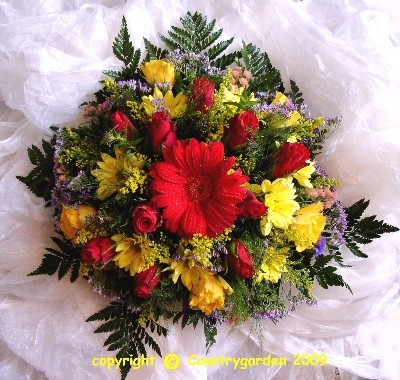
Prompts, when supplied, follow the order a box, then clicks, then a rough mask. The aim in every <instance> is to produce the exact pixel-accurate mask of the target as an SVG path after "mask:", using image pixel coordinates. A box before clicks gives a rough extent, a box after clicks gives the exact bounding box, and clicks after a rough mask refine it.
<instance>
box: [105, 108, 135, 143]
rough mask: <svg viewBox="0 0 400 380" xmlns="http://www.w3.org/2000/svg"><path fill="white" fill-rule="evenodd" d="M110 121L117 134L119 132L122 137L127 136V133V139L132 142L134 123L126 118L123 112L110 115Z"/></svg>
mask: <svg viewBox="0 0 400 380" xmlns="http://www.w3.org/2000/svg"><path fill="white" fill-rule="evenodd" d="M110 121H111V124H112V126H113V127H114V129H115V130H116V131H117V132H119V133H120V134H121V135H122V136H125V133H126V138H127V139H128V140H130V138H131V129H132V123H131V121H130V120H129V117H128V116H126V115H125V114H124V113H123V112H120V111H115V112H113V113H112V114H111V115H110Z"/></svg>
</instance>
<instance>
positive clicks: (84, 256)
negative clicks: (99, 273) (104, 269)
mask: <svg viewBox="0 0 400 380" xmlns="http://www.w3.org/2000/svg"><path fill="white" fill-rule="evenodd" d="M113 243H114V242H113V241H112V240H111V238H109V237H103V236H99V237H96V238H94V239H91V240H89V241H88V242H87V243H86V244H85V245H84V246H83V248H82V250H81V260H82V261H83V262H84V263H85V264H95V263H98V264H104V263H106V262H107V261H108V260H109V259H110V258H111V257H113V256H114V255H115V253H116V252H115V250H114V249H113V248H111V247H112V245H113Z"/></svg>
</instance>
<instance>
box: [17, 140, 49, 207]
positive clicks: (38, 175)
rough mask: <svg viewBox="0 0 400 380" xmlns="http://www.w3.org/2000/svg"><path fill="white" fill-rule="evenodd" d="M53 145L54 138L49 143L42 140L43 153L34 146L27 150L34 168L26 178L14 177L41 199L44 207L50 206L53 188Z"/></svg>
mask: <svg viewBox="0 0 400 380" xmlns="http://www.w3.org/2000/svg"><path fill="white" fill-rule="evenodd" d="M53 144H54V136H53V138H52V139H51V140H50V141H45V140H42V148H43V152H42V151H41V150H40V149H39V148H38V147H37V146H35V145H32V146H31V147H30V148H28V157H29V160H30V162H31V163H32V164H33V165H34V166H35V167H34V168H33V169H32V170H31V172H30V173H29V174H28V175H27V176H16V177H17V179H18V180H20V181H21V182H22V183H24V184H25V185H26V186H27V187H28V188H29V190H30V191H32V193H33V194H35V195H36V196H38V197H40V198H43V199H44V200H45V201H46V206H50V203H51V202H50V200H51V190H52V189H53V187H54V176H53V166H54V157H53Z"/></svg>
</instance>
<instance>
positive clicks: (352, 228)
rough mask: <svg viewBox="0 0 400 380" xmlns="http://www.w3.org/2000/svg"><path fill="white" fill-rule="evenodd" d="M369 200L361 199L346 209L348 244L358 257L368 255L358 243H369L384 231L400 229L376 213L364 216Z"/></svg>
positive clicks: (389, 231)
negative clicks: (379, 218)
mask: <svg viewBox="0 0 400 380" xmlns="http://www.w3.org/2000/svg"><path fill="white" fill-rule="evenodd" d="M368 205H369V201H368V200H367V201H366V200H365V199H361V200H359V201H357V202H356V203H354V204H353V205H352V206H350V207H348V208H346V209H345V211H346V213H347V221H348V224H347V228H346V231H345V239H346V246H347V247H348V248H349V249H350V251H351V252H352V253H353V254H354V255H355V256H358V257H368V256H367V255H366V254H365V253H363V252H362V251H361V249H360V247H359V246H358V244H369V243H371V242H372V241H374V240H375V239H378V238H380V237H381V235H382V234H384V233H391V232H397V231H399V230H400V229H399V228H397V227H395V226H392V225H390V224H387V223H385V222H384V221H383V220H378V219H376V215H371V216H367V217H364V218H362V214H363V213H364V211H365V210H366V209H367V207H368Z"/></svg>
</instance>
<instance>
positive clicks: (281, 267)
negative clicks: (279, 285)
mask: <svg viewBox="0 0 400 380" xmlns="http://www.w3.org/2000/svg"><path fill="white" fill-rule="evenodd" d="M288 251H289V248H288V247H285V248H281V249H279V250H276V249H275V248H273V247H268V248H266V249H265V251H264V256H263V262H262V264H261V266H260V269H259V270H258V271H257V273H256V276H255V282H256V283H258V282H261V281H262V280H266V281H271V282H274V283H276V282H278V281H279V279H280V278H281V275H282V273H283V272H287V268H286V259H287V253H288Z"/></svg>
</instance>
